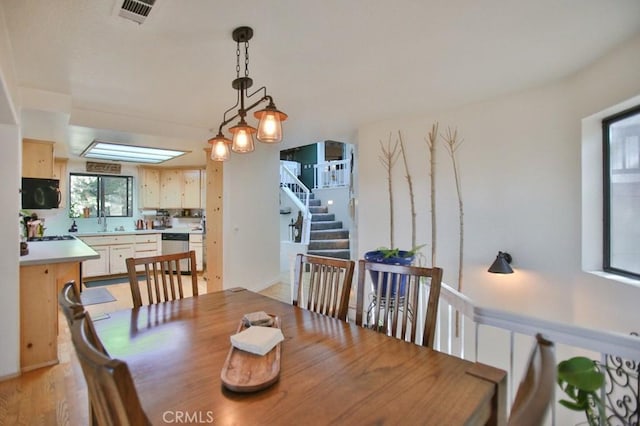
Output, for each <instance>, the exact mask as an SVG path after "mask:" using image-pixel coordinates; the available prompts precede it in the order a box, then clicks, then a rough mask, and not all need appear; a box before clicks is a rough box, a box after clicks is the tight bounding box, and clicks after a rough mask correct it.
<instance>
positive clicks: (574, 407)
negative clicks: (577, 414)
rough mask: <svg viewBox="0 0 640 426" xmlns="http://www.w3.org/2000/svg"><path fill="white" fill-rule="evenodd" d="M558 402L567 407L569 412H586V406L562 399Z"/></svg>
mask: <svg viewBox="0 0 640 426" xmlns="http://www.w3.org/2000/svg"><path fill="white" fill-rule="evenodd" d="M558 402H559V403H560V405H562V406H564V407H567V408H568V409H569V410H573V411H584V410H585V408H586V407H585V406H584V405H579V404H576V403H575V402H571V401H567V400H566V399H561V400H560V401H558Z"/></svg>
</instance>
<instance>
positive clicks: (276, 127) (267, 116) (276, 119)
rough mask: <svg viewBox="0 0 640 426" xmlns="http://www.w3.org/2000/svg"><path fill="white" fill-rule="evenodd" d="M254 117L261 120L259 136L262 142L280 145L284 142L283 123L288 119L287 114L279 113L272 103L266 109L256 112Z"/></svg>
mask: <svg viewBox="0 0 640 426" xmlns="http://www.w3.org/2000/svg"><path fill="white" fill-rule="evenodd" d="M253 116H254V117H255V118H257V119H259V120H260V124H258V135H257V138H258V140H259V141H260V142H265V143H278V142H280V141H282V122H283V121H284V120H286V119H287V114H285V113H284V112H281V111H278V110H277V109H276V107H275V105H273V103H271V104H269V105H268V106H267V107H266V108H265V109H261V110H260V111H256V112H254V113H253Z"/></svg>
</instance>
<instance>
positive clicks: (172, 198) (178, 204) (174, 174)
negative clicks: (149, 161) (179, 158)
mask: <svg viewBox="0 0 640 426" xmlns="http://www.w3.org/2000/svg"><path fill="white" fill-rule="evenodd" d="M183 187H184V184H183V179H182V170H180V169H164V170H161V171H160V207H162V208H163V209H179V208H182V207H183V205H182V198H183V197H182V188H183Z"/></svg>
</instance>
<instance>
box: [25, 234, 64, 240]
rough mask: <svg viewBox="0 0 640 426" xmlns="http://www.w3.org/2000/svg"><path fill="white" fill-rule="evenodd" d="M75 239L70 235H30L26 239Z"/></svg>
mask: <svg viewBox="0 0 640 426" xmlns="http://www.w3.org/2000/svg"><path fill="white" fill-rule="evenodd" d="M73 239H75V237H74V236H72V235H47V236H44V237H30V238H27V241H65V240H73Z"/></svg>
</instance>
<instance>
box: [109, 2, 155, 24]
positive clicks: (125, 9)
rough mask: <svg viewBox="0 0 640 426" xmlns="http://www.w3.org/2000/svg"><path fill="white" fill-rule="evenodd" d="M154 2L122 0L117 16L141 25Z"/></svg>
mask: <svg viewBox="0 0 640 426" xmlns="http://www.w3.org/2000/svg"><path fill="white" fill-rule="evenodd" d="M155 2H156V0H124V1H123V2H122V8H121V9H120V12H119V13H118V15H119V16H121V17H123V18H125V19H130V20H132V21H134V22H137V23H138V24H142V23H143V22H144V20H145V19H146V18H147V16H149V13H150V12H151V8H152V7H153V5H154V3H155Z"/></svg>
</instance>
